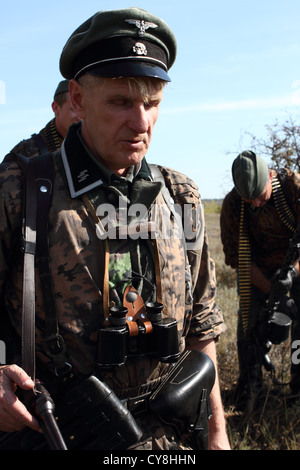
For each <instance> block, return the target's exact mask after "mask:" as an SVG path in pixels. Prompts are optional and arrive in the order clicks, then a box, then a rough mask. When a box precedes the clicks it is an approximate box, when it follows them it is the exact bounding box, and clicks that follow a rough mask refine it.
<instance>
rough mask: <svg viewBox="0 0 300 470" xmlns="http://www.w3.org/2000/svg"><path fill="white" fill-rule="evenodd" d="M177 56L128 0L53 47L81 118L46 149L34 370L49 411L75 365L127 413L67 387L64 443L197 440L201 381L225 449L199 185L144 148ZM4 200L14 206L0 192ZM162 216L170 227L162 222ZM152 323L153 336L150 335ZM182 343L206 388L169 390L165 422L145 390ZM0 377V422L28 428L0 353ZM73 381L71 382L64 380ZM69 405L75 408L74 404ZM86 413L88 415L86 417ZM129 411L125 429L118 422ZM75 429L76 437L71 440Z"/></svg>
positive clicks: (154, 445)
mask: <svg viewBox="0 0 300 470" xmlns="http://www.w3.org/2000/svg"><path fill="white" fill-rule="evenodd" d="M175 56H176V40H175V37H174V35H173V33H172V31H171V30H170V28H169V26H168V25H167V24H166V23H165V22H164V21H163V20H161V19H160V18H158V17H156V16H154V15H152V14H151V13H149V12H147V11H145V10H141V9H138V8H129V9H124V10H113V11H104V12H98V13H96V14H95V15H93V16H92V17H91V18H90V19H88V20H87V21H86V22H84V23H83V24H82V25H81V26H80V27H79V28H78V29H77V30H76V31H75V32H74V33H73V34H72V35H71V37H70V38H69V40H68V41H67V43H66V45H65V47H64V49H63V51H62V54H61V58H60V70H61V73H62V75H63V76H64V77H65V78H66V79H67V80H69V81H70V83H69V92H70V99H71V103H72V106H73V108H74V111H75V112H76V114H77V115H78V117H79V118H80V122H79V123H78V124H74V125H72V126H71V127H70V129H69V132H68V135H67V137H66V139H65V140H64V142H63V144H62V148H61V152H59V153H56V154H54V155H53V158H54V163H55V175H54V182H53V188H54V190H53V195H52V206H51V209H50V212H49V221H48V230H49V233H48V236H49V257H50V270H51V280H52V291H53V299H54V303H55V321H53V318H52V317H51V318H52V321H51V322H50V326H53V327H54V331H48V329H47V330H45V325H44V318H45V315H46V318H47V317H48V314H49V312H48V310H49V308H48V307H49V305H48V304H49V302H45V301H44V300H43V294H42V292H41V285H40V284H41V283H39V282H38V280H37V283H36V291H37V293H36V299H37V301H36V306H35V307H36V318H37V322H36V338H37V341H36V350H37V370H38V378H39V379H40V380H41V381H43V382H44V383H45V385H46V387H47V388H48V389H49V391H50V392H51V394H52V396H53V397H54V400H55V403H56V404H57V406H58V415H59V410H60V409H61V407H62V408H63V411H64V413H63V415H65V413H66V409H65V408H66V406H64V403H65V402H64V401H63V398H62V397H63V396H64V390H65V387H67V386H68V384H69V386H71V384H72V378H73V380H74V377H75V379H76V380H77V379H78V380H79V390H81V388H80V387H82V386H83V384H85V383H86V381H85V380H84V381H83V382H82V383H81V382H80V378H81V377H87V376H88V377H89V378H88V383H90V380H91V377H93V380H94V378H95V377H96V378H97V380H100V383H101V384H105V385H106V387H109V389H110V390H111V391H112V393H114V394H115V399H114V400H115V401H114V404H116V403H118V405H117V407H116V409H115V408H113V411H114V412H115V415H116V416H117V417H118V414H116V413H121V410H123V409H124V408H125V409H126V410H127V414H126V413H125V415H126V419H124V411H122V413H123V414H122V416H123V418H122V419H121V418H120V419H118V418H116V417H114V418H113V417H112V416H111V414H112V412H111V408H110V407H109V406H108V405H106V406H107V407H108V408H109V409H107V408H106V409H105V416H106V417H107V422H106V424H104V425H103V416H102V419H101V420H100V421H101V422H99V423H97V422H96V421H97V420H95V417H96V416H97V414H96V411H95V412H93V409H94V408H92V406H96V403H95V399H94V398H93V399H92V400H90V399H89V400H87V402H86V400H83V399H82V397H83V396H84V395H83V394H81V393H80V392H76V393H77V395H76V396H78V397H79V401H80V403H81V404H83V405H84V407H86V406H87V404H89V410H88V411H87V414H84V416H83V417H82V419H81V421H80V424H79V430H78V429H77V428H76V429H73V428H72V429H73V430H72V431H71V432H70V431H69V434H71V435H72V439H70V438H69V435H67V436H65V434H64V436H65V438H66V440H67V446H70V447H68V448H87V447H86V446H87V445H88V448H95V449H103V448H104V449H106V450H108V449H112V448H124V447H125V448H128V447H130V448H134V449H190V448H194V447H195V442H194V443H193V442H192V441H191V437H192V438H193V439H194V440H195V441H196V440H198V445H197V447H199V446H200V444H199V443H200V441H201V442H203V443H205V442H206V441H207V440H206V435H205V433H206V428H207V423H208V417H209V406H208V405H209V403H208V400H207V397H206V395H207V393H206V392H207V391H210V390H211V389H212V391H211V393H210V402H211V409H212V416H211V418H210V420H209V448H210V449H229V443H228V438H227V435H226V425H225V419H224V414H223V409H222V403H221V399H220V390H219V383H218V375H217V373H216V366H215V367H212V366H208V364H212V363H213V362H214V363H216V351H215V341H216V339H217V338H218V337H219V335H220V334H221V333H222V332H223V331H224V330H225V326H224V321H223V316H222V312H221V311H220V309H219V308H218V306H217V304H216V302H215V274H214V263H213V261H212V260H211V259H210V255H209V252H208V248H207V246H208V245H207V240H206V233H205V231H204V226H205V222H204V217H203V211H202V206H201V201H200V196H199V193H198V190H197V187H196V186H195V184H194V183H193V182H192V181H191V180H190V179H189V178H188V177H186V176H184V175H182V174H180V173H178V172H176V171H175V170H170V169H168V168H164V167H158V166H155V165H149V164H148V163H147V161H146V159H145V154H146V152H147V150H148V148H149V145H150V141H151V137H152V132H153V128H154V125H155V122H156V120H157V118H158V112H159V105H160V102H161V100H162V95H163V88H164V85H165V83H167V82H168V81H170V77H169V69H170V67H171V66H172V64H173V62H174V60H175ZM0 173H1V181H2V185H3V186H2V194H6V195H10V194H11V195H12V194H13V196H12V197H8V198H5V199H4V200H3V201H2V204H0V208H1V209H0V212H1V213H0V221H1V222H0V224H1V227H0V236H1V238H2V239H3V240H2V241H3V244H2V245H1V246H2V247H4V246H5V253H4V249H3V250H2V249H1V250H0V271H1V272H0V279H1V281H0V284H1V286H0V287H1V289H2V291H4V282H5V281H6V280H7V278H8V281H7V283H6V284H5V289H6V288H7V289H8V290H9V292H10V294H11V295H9V296H8V298H9V302H6V310H7V315H8V316H9V319H10V320H11V322H12V325H13V328H14V330H16V332H17V333H18V334H20V323H21V320H20V319H21V312H20V305H21V304H22V300H21V299H20V292H21V290H22V289H21V287H20V286H21V283H22V279H21V275H20V273H21V271H22V269H21V267H22V258H21V256H20V257H19V258H18V256H17V259H16V256H14V261H13V262H12V261H9V260H10V259H11V258H10V257H9V253H10V252H11V250H12V248H13V247H15V246H16V243H17V242H16V243H13V238H14V237H13V236H10V235H12V234H16V233H18V227H21V212H22V211H21V209H20V207H21V202H22V193H21V191H20V188H21V186H22V172H21V170H20V169H19V168H18V166H17V164H10V165H8V166H7V165H6V166H2V167H1V168H0ZM178 188H179V190H178ZM182 194H183V195H188V199H185V196H182ZM8 201H12V204H13V207H9V208H8V207H7V206H6V204H8V205H9V206H10V203H9V202H8ZM175 202H176V204H177V206H178V205H179V204H182V205H184V204H189V209H190V213H189V214H190V219H189V223H190V226H189V227H184V228H185V230H184V235H185V236H184V237H182V233H183V231H182V227H183V222H182V219H181V218H180V217H178V216H177V214H178V212H176V211H175V206H176V204H175ZM179 207H180V206H179ZM166 224H167V226H168V234H169V235H168V236H163V235H164V232H163V229H164V227H165V226H166ZM189 228H190V230H189ZM157 234H158V236H157ZM177 234H181V235H177ZM16 254H18V252H17V251H15V252H14V255H16ZM200 273H201V275H200ZM10 274H11V275H10ZM44 287H47V286H44ZM48 288H49V286H48ZM13 293H14V294H13ZM153 310H155V312H156V313H155V316H156V320H155V319H153ZM157 310H158V311H157ZM124 312H125V313H126V312H127V315H126V317H125V313H124ZM50 313H51V312H50ZM118 315H119V316H120V318H119V316H118ZM122 315H123V316H122ZM148 315H149V318H148ZM151 315H152V316H151ZM157 317H158V318H157ZM50 326H49V328H50ZM158 331H159V332H160V333H158ZM158 334H161V335H163V336H162V340H161V341H159V342H158V343H156V341H155V338H158V336H156V335H158ZM57 335H59V336H57ZM55 338H57V343H55V345H53V339H55ZM58 339H59V340H58ZM50 345H52V346H55V353H54V352H53V349H52V348H50ZM57 349H58V351H57ZM186 349H187V350H191V349H193V350H198V351H199V354H200V356H199V357H201V358H202V359H201V360H202V361H204V364H206V366H205V367H203V369H202V368H201V367H200V363H198V362H197V364H196V373H197V374H200V373H201V374H203V378H202V379H201V380H203V382H201V383H202V384H203V385H202V389H203V390H202V389H198V391H197V393H194V394H193V397H192V399H191V398H187V399H186V400H185V402H184V404H183V405H184V406H182V404H181V405H179V404H177V407H178V409H176V410H177V411H176V410H175V411H174V410H173V412H172V413H171V415H170V418H171V419H172V421H173V420H174V419H175V422H176V426H173V425H172V424H170V425H168V424H166V423H165V422H163V421H161V420H160V418H159V415H160V413H164V412H165V411H166V407H165V406H164V405H163V406H161V405H160V411H159V410H158V408H155V410H156V411H155V412H154V411H152V410H153V406H158V404H157V401H155V400H154V395H153V392H154V391H156V390H158V386H159V385H161V384H162V381H163V379H167V378H168V374H169V373H170V371H172V370H173V365H172V364H173V363H175V367H176V363H177V362H176V361H178V359H179V357H180V358H183V357H185V356H182V354H183V352H184V351H185V350H186ZM203 353H205V354H203ZM196 355H197V357H198V354H197V353H196ZM188 357H191V356H188ZM209 357H210V358H211V360H210V359H209ZM58 358H59V361H57V359H58ZM199 360H200V359H199ZM197 361H198V359H197ZM183 369H184V368H183ZM179 370H180V369H179ZM184 370H185V369H184ZM66 372H67V373H66ZM70 372H71V373H70ZM188 374H189V373H188ZM62 377H63V378H64V381H63V383H61V380H62ZM0 383H1V387H2V391H3V390H4V392H5V393H2V392H0V429H2V430H3V431H6V432H11V431H16V430H18V429H20V428H21V427H22V426H24V425H25V426H28V427H29V428H32V429H38V428H39V427H38V423H37V421H36V419H35V418H34V417H33V416H32V415H31V413H30V412H29V411H28V410H27V409H26V408H25V407H24V406H23V405H22V404H21V402H20V401H17V407H15V406H14V407H12V406H11V403H12V401H13V400H15V399H16V398H15V396H14V394H13V392H12V389H13V386H14V385H18V386H19V387H20V388H29V389H30V388H32V387H33V382H32V380H31V379H30V378H29V377H28V375H27V373H26V371H24V370H23V369H21V368H20V367H19V366H17V365H13V366H4V367H2V370H1V372H0ZM93 383H94V382H93ZM98 383H99V382H98ZM213 383H214V385H213ZM206 384H207V385H206ZM98 386H99V385H98ZM61 387H62V391H61ZM102 387H103V385H102ZM58 390H60V393H58ZM75 390H78V388H75ZM162 390H163V389H162ZM189 390H190V389H189ZM71 392H73V393H75V392H74V391H73V389H72V387H71ZM108 396H109V397H111V395H108ZM157 397H158V396H157ZM157 397H156V398H157ZM201 397H202V405H203V406H201V407H200V399H201ZM73 398H74V397H73ZM194 399H195V403H194V401H193V400H194ZM191 403H194V404H195V408H196V413H194V414H195V415H194V416H190V415H189V414H193V412H191V411H189V412H186V413H187V414H186V415H183V416H184V417H182V412H185V411H186V410H185V408H186V407H187V409H191V407H190V405H191ZM155 404H156V405H155ZM90 408H91V409H90ZM80 409H81V407H80V406H79V407H78V408H76V410H77V411H76V412H79V413H80ZM100 411H101V409H100ZM97 413H98V414H99V410H98V411H97ZM198 413H200V414H199V417H198ZM202 413H203V414H202ZM102 414H103V413H102ZM177 415H178V416H177ZM71 416H72V417H73V419H75V415H74V410H73V409H72V414H71ZM87 416H89V419H90V420H92V421H93V422H91V424H89V421H88V422H87V423H86V417H87ZM177 418H178V419H177ZM198 418H199V421H198ZM61 419H62V421H61V422H62V432H63V433H64V432H65V431H64V426H63V424H64V419H63V418H61ZM132 420H134V421H132ZM196 421H197V422H199V423H200V421H201V423H200V424H201V425H200V426H198V425H197V422H196ZM134 422H135V423H136V427H135V432H133V427H134V426H133V423H134ZM126 423H127V424H126ZM96 424H97V425H98V426H99V428H100V429H101V430H102V431H101V432H100V436H99V435H98V434H97V429H98V428H97V426H96V427H95V425H96ZM129 424H130V430H131V431H130V433H129V432H126V431H124V427H125V429H126V426H127V425H128V426H129ZM187 424H189V425H190V426H191V427H190V428H189V429H188V428H187ZM83 426H86V428H83ZM101 426H102V427H101ZM136 428H138V429H139V430H140V431H138V430H137V429H136ZM193 428H194V429H195V430H196V431H197V432H196V434H194V433H193V432H191V431H192V429H193ZM83 429H86V431H83ZM203 429H204V432H202V430H203ZM207 429H208V428H207ZM78 431H79V437H80V436H82V437H83V438H85V440H87V442H86V441H84V442H83V443H82V442H79V444H78V442H77V439H79V437H78ZM207 432H208V431H207ZM93 433H96V434H97V436H96V437H95V436H94V434H93ZM132 436H134V438H133V437H132ZM6 437H7V435H6ZM195 438H196V439H195ZM198 438H199V439H198ZM35 439H36V433H35ZM93 439H94V440H93ZM116 441H117V444H116ZM5 442H7V441H5ZM27 442H28V440H27ZM72 446H74V447H72ZM201 446H202V448H203V447H205V448H206V444H204V445H203V444H201ZM201 446H200V447H201Z"/></svg>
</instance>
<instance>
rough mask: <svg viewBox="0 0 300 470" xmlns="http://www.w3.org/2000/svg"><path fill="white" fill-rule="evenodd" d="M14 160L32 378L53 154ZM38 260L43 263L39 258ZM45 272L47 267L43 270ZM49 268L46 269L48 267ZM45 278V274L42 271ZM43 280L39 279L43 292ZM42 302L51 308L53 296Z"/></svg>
mask: <svg viewBox="0 0 300 470" xmlns="http://www.w3.org/2000/svg"><path fill="white" fill-rule="evenodd" d="M17 160H18V163H19V165H20V166H21V168H22V169H23V172H24V175H25V188H24V189H25V205H24V217H23V250H24V271H23V301H22V367H23V369H24V370H25V371H26V372H27V374H28V375H29V376H30V377H31V378H32V380H35V256H36V253H37V250H38V251H39V252H40V253H41V252H42V251H45V250H46V254H45V255H46V256H45V257H46V259H47V260H48V256H47V253H48V250H47V249H46V246H45V244H47V243H48V242H47V241H45V240H48V237H47V221H48V212H49V208H50V204H51V197H52V179H53V157H52V156H51V155H50V154H49V155H47V156H43V157H39V158H31V159H29V158H26V157H24V156H23V155H17ZM38 224H39V227H41V228H42V226H43V228H42V230H41V232H42V233H43V236H40V230H39V237H38V239H39V241H38V242H37V227H38ZM41 263H45V259H44V260H43V259H42V257H41ZM46 271H47V270H46ZM48 271H49V269H48ZM45 276H46V277H47V274H45ZM45 281H46V279H45V278H44V279H42V282H41V284H42V286H44V291H45V290H46V286H45ZM44 304H47V306H48V308H50V309H51V307H52V306H53V298H51V299H49V298H47V297H46V298H44Z"/></svg>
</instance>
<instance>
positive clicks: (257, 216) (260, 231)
mask: <svg viewBox="0 0 300 470" xmlns="http://www.w3.org/2000/svg"><path fill="white" fill-rule="evenodd" d="M272 171H273V174H274V175H277V178H278V180H279V182H280V184H281V187H282V190H283V193H284V196H285V198H286V202H287V204H288V206H289V208H290V210H291V211H292V212H293V214H294V217H295V218H296V220H297V221H299V220H300V206H299V197H300V175H299V174H298V173H294V172H292V171H291V170H288V169H284V170H281V171H279V172H276V171H275V170H272ZM240 210H241V197H240V196H239V195H238V193H237V192H236V190H235V189H234V188H233V189H232V190H231V192H230V193H228V194H227V195H226V197H225V198H224V201H223V205H222V211H221V219H220V224H221V239H222V243H223V250H224V254H225V263H226V264H227V265H229V266H231V267H232V268H234V269H237V267H238V246H239V225H240ZM245 223H246V224H247V229H248V233H249V239H250V244H251V256H252V261H253V262H254V263H255V264H256V265H257V266H258V267H259V268H260V269H261V271H262V272H263V273H264V274H266V275H268V276H270V275H271V274H272V273H274V271H275V270H277V269H278V268H279V267H280V266H281V264H282V262H283V259H284V257H285V254H286V252H287V249H288V245H289V239H290V238H291V237H292V234H293V232H292V231H291V230H289V229H288V228H287V226H286V225H285V223H284V222H283V221H282V220H281V218H280V217H279V215H278V212H277V210H276V208H275V204H274V197H273V194H272V196H271V198H270V200H269V201H268V202H267V204H266V205H264V206H262V207H259V208H252V207H251V204H249V203H245Z"/></svg>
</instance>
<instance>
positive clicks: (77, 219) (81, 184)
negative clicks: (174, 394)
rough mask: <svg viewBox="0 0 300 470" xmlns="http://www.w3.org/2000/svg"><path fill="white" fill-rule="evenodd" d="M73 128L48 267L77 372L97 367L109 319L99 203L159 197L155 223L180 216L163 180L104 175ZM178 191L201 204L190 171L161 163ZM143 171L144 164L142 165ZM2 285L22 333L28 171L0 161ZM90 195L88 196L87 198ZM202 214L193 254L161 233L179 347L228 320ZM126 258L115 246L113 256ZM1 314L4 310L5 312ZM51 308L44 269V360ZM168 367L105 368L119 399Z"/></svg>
mask: <svg viewBox="0 0 300 470" xmlns="http://www.w3.org/2000/svg"><path fill="white" fill-rule="evenodd" d="M79 126H80V124H78V125H75V126H71V128H70V131H69V134H68V137H67V138H66V140H65V142H64V146H63V152H62V153H61V152H59V153H56V154H54V158H55V178H54V189H53V199H52V205H51V208H50V213H49V247H50V265H51V274H52V283H53V291H54V298H55V305H56V312H57V317H58V322H59V328H60V334H61V335H62V337H63V339H64V342H65V344H66V348H67V356H68V360H69V362H70V363H71V364H72V366H73V368H74V370H76V371H79V372H81V373H84V374H88V373H91V372H92V371H94V369H95V361H96V351H97V338H98V330H99V328H100V327H101V326H103V322H104V315H103V304H102V301H103V282H104V258H105V250H104V246H105V245H104V242H103V240H100V239H99V236H98V235H99V234H98V232H97V230H96V221H95V216H94V213H93V210H92V208H94V210H95V211H97V209H98V208H99V207H101V204H103V203H107V201H109V202H110V203H111V204H113V203H114V201H115V200H116V196H117V199H118V198H119V197H122V198H123V200H129V197H130V199H131V204H132V203H133V201H134V202H135V203H139V202H141V203H143V204H146V205H147V206H148V207H149V208H150V207H151V210H152V209H153V204H152V203H154V204H155V208H156V209H158V210H155V211H154V212H155V223H156V224H157V226H158V228H159V230H161V227H162V224H163V223H164V220H165V219H164V218H165V217H168V220H169V221H170V223H171V225H172V224H174V220H173V215H172V214H171V212H170V209H169V207H168V205H167V204H166V203H165V200H164V199H163V196H162V193H161V191H160V183H157V182H154V181H151V180H150V179H149V176H148V179H146V178H142V177H140V178H138V177H135V178H133V180H132V182H130V181H128V180H126V179H125V178H118V177H113V175H111V178H110V181H107V182H106V183H105V182H104V175H103V173H102V172H101V171H100V168H99V166H98V165H97V164H96V163H95V162H94V161H93V158H92V157H91V155H89V154H88V152H87V150H86V148H85V146H84V144H83V142H82V141H81V139H80V137H79V135H78V134H77V131H76V129H77V128H78V127H79ZM161 170H162V172H163V174H164V176H165V179H166V180H167V181H168V183H169V184H170V185H171V186H172V187H174V188H175V190H176V192H177V193H178V192H181V193H182V194H185V196H186V198H187V200H188V201H189V202H190V203H192V204H193V205H199V204H200V202H201V201H200V196H199V194H198V192H197V189H196V187H195V185H194V183H193V182H192V181H191V180H189V179H188V178H186V177H185V176H184V175H181V174H180V173H177V172H175V171H173V170H168V169H166V168H162V169H161ZM140 172H141V171H140ZM0 186H1V199H0V237H1V250H0V287H1V291H2V292H3V293H4V295H5V302H6V309H7V311H8V312H9V315H10V318H11V321H12V323H13V325H14V328H15V329H16V330H17V332H18V333H19V334H20V333H21V304H22V300H21V297H22V263H23V260H22V253H21V250H20V234H21V220H22V198H23V176H22V171H21V170H20V168H19V166H18V164H17V163H15V162H14V163H13V162H8V163H2V165H1V166H0ZM85 196H87V198H88V199H85ZM199 214H200V216H199V217H200V218H199V220H197V221H196V229H197V231H196V232H195V233H196V234H197V233H198V234H199V237H198V240H197V242H196V244H191V246H190V249H189V251H188V260H187V259H186V253H185V249H184V244H183V241H182V239H180V238H178V239H176V238H166V239H162V238H159V239H158V247H159V258H160V265H161V278H162V291H163V302H164V303H165V304H166V306H167V309H168V312H169V315H171V316H175V317H176V319H177V320H178V329H179V336H180V339H181V347H182V349H183V348H184V343H185V339H187V341H191V342H192V341H201V340H203V339H209V338H217V337H218V336H219V334H220V333H221V332H222V331H223V330H224V328H225V327H224V323H223V317H222V313H221V311H220V309H219V308H218V306H217V305H216V303H215V291H216V284H215V275H214V264H213V261H212V260H211V259H210V256H209V251H208V246H207V237H206V232H205V227H204V218H203V212H202V210H201V211H200V212H199ZM194 222H195V221H194ZM115 254H116V255H118V252H117V251H115V252H114V253H112V254H111V256H112V257H113V256H115ZM188 265H190V273H191V291H192V295H193V299H194V300H193V306H192V309H191V308H190V307H189V306H186V304H185V294H186V283H185V279H186V272H185V270H186V269H187V268H188ZM2 314H3V312H2ZM44 320H45V314H44V306H43V298H42V293H41V286H40V280H39V276H38V272H36V325H37V328H36V348H37V357H38V358H39V359H40V361H41V362H42V363H45V364H47V363H49V366H51V361H49V358H48V356H47V351H46V349H45V344H44V342H43V335H44V329H45V323H44ZM167 367H168V366H167V365H165V364H162V363H161V362H160V361H159V360H157V359H150V358H140V359H138V360H137V359H135V360H127V362H126V364H125V366H123V367H119V368H117V369H115V370H114V371H113V372H107V373H106V374H103V377H104V379H105V380H106V382H107V383H108V385H109V386H110V387H111V388H112V389H113V390H114V391H115V392H116V394H117V395H118V396H119V397H126V396H129V395H132V396H134V395H137V394H138V393H139V392H140V391H144V390H145V389H147V388H148V387H152V385H153V384H155V383H156V382H157V381H158V380H159V379H160V377H161V376H162V375H163V374H164V373H165V372H166V369H167Z"/></svg>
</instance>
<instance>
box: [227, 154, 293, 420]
mask: <svg viewBox="0 0 300 470" xmlns="http://www.w3.org/2000/svg"><path fill="white" fill-rule="evenodd" d="M232 178H233V182H234V188H233V189H232V190H231V191H230V192H229V193H228V194H227V196H226V197H225V198H224V201H223V205H222V211H221V238H222V243H223V249H224V253H225V262H226V264H227V265H229V266H231V267H232V268H233V269H237V273H238V286H239V296H240V305H239V314H238V327H237V345H238V356H239V367H240V378H239V383H238V388H237V404H238V407H240V408H242V409H246V410H247V411H249V410H251V409H252V408H253V406H255V404H256V400H257V398H258V396H259V394H260V393H261V391H262V363H263V360H264V361H265V359H266V356H265V354H266V350H265V351H264V352H263V350H262V346H263V344H262V336H263V334H262V333H259V331H263V330H262V329H261V328H262V324H261V323H262V318H261V317H260V316H259V315H260V314H261V312H262V311H263V308H264V307H265V306H266V303H267V302H269V300H270V299H274V297H273V295H274V292H275V295H276V301H277V300H278V299H279V300H278V301H280V304H279V311H283V312H285V313H288V314H289V315H290V316H293V315H295V307H296V308H297V310H298V312H300V296H299V294H300V288H299V277H298V273H299V256H298V252H297V251H295V253H292V258H291V263H290V266H289V269H288V270H287V274H286V275H285V277H283V279H281V278H280V279H278V270H279V269H280V268H281V266H282V264H283V261H284V259H285V256H286V254H287V251H288V248H289V240H290V239H291V238H292V237H293V234H294V232H295V228H296V227H297V225H298V224H299V220H300V210H299V195H300V176H299V174H297V173H293V172H292V171H291V170H288V169H281V170H278V171H276V170H271V169H269V168H268V166H267V164H266V162H265V161H264V160H263V159H262V158H261V157H259V156H258V155H256V154H255V153H254V152H252V151H249V150H246V151H244V152H242V153H241V154H239V155H238V157H237V158H236V159H235V160H234V162H233V164H232ZM271 288H272V297H271ZM287 294H290V296H291V298H289V300H287V297H286V295H287ZM267 305H270V304H267ZM299 334H300V331H299V313H298V314H297V315H296V318H294V321H293V326H292V340H294V339H299ZM291 374H292V380H291V388H292V393H297V392H299V388H300V373H299V366H298V365H295V364H292V366H291Z"/></svg>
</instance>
